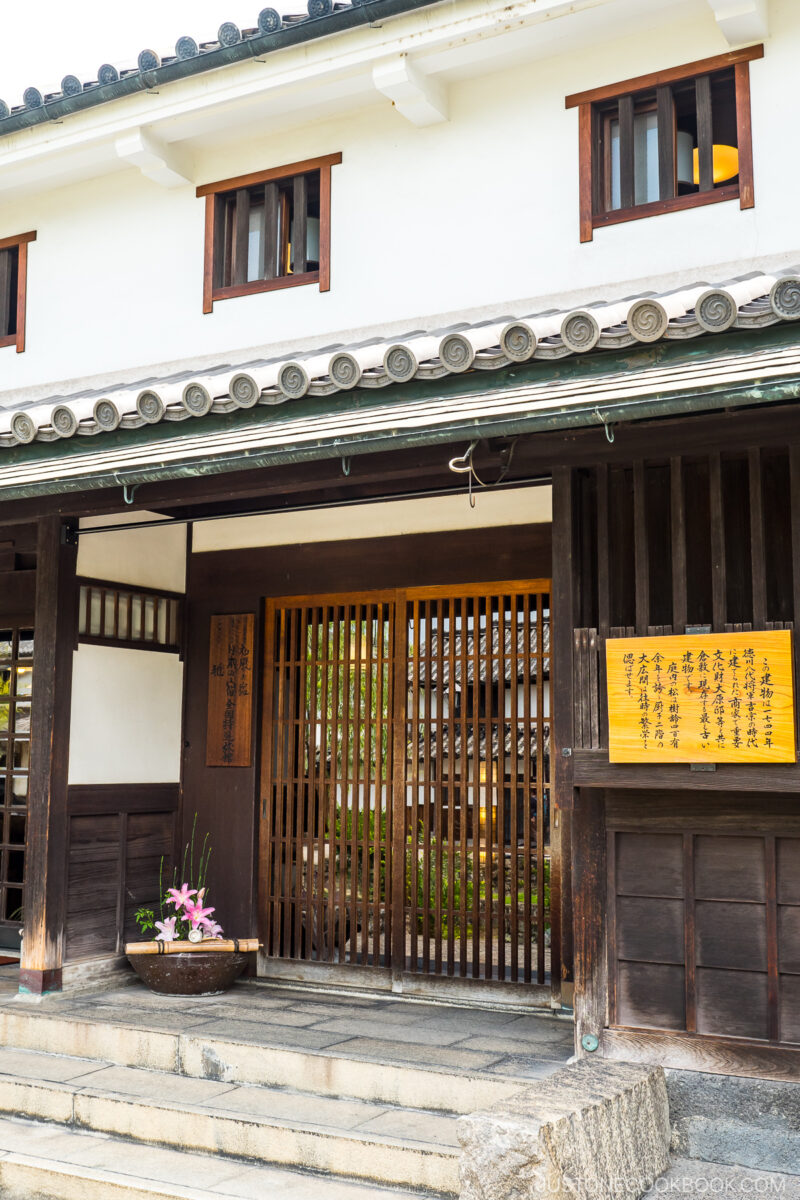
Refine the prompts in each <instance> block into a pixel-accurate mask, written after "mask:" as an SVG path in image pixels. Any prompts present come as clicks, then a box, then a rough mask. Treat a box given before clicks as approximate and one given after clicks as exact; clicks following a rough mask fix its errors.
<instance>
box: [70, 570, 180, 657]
mask: <svg viewBox="0 0 800 1200" xmlns="http://www.w3.org/2000/svg"><path fill="white" fill-rule="evenodd" d="M79 584H80V599H79V604H78V640H79V641H80V642H92V643H95V644H99V645H116V646H126V645H130V646H137V647H139V648H141V649H146V650H169V651H173V652H177V651H178V650H179V648H180V625H181V611H182V606H183V598H182V597H181V596H179V595H177V594H176V593H172V592H164V591H160V590H155V589H152V588H137V587H126V586H123V585H120V584H118V583H110V582H107V581H104V580H97V579H83V580H79Z"/></svg>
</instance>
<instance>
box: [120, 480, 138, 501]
mask: <svg viewBox="0 0 800 1200" xmlns="http://www.w3.org/2000/svg"><path fill="white" fill-rule="evenodd" d="M138 486H139V485H138V483H123V485H122V499H123V500H124V501H125V503H126V504H133V498H134V496H135V495H136V489H137V488H138Z"/></svg>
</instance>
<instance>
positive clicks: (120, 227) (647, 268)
mask: <svg viewBox="0 0 800 1200" xmlns="http://www.w3.org/2000/svg"><path fill="white" fill-rule="evenodd" d="M722 7H723V8H724V5H723V6H722ZM757 7H759V8H760V9H763V6H757ZM716 9H720V5H719V4H717V5H716V8H715V6H714V5H713V4H711V3H709V0H680V3H677V4H675V3H672V4H667V3H664V2H662V0H646V2H645V0H637V3H635V4H632V3H631V2H630V0H593V2H582V3H576V4H570V5H567V4H565V3H550V4H544V5H543V4H535V3H533V0H527V2H526V3H519V4H516V5H511V6H506V9H505V10H503V11H505V13H506V19H505V21H501V19H500V9H499V6H497V5H495V4H489V5H479V4H477V3H465V4H463V5H461V4H459V5H457V6H454V5H448V4H446V5H433V6H432V7H431V8H430V9H424V10H421V11H420V12H417V13H416V14H410V15H408V16H406V17H402V18H396V19H394V20H391V21H387V22H386V23H385V24H384V25H383V26H382V28H381V29H380V30H374V31H372V30H365V29H361V30H356V31H352V32H350V33H345V34H342V35H339V36H338V37H337V38H332V39H330V38H329V39H322V40H321V41H320V42H318V43H312V44H309V45H308V46H306V47H305V48H304V47H302V46H300V47H295V48H293V49H288V50H286V51H281V52H279V53H276V54H274V55H271V56H270V59H269V65H268V66H265V65H264V64H260V65H259V64H257V63H242V64H239V65H234V66H231V67H227V68H225V69H223V70H220V71H215V72H211V73H209V74H208V75H199V76H196V77H195V78H193V79H187V80H183V81H181V82H178V83H175V84H170V85H168V86H166V87H164V88H162V89H160V91H159V94H158V95H138V96H134V97H131V98H128V99H124V100H120V101H116V102H114V103H110V104H107V105H101V106H100V107H99V108H97V109H94V110H89V111H88V112H85V113H82V114H77V115H75V116H73V117H70V118H69V119H68V120H66V121H64V122H63V124H61V125H58V126H39V127H36V128H33V129H30V130H24V131H21V132H19V133H15V134H13V135H10V136H8V137H6V138H4V139H0V238H2V237H5V236H10V235H13V234H17V233H20V232H22V231H25V230H28V229H35V230H36V231H37V240H36V242H35V243H33V244H32V246H31V248H30V255H29V286H28V302H27V346H26V350H25V353H24V354H15V353H14V350H13V348H5V349H2V350H0V395H3V394H5V393H12V394H14V398H15V400H16V399H20V400H29V399H38V398H45V397H48V398H49V397H50V396H53V395H55V394H65V393H68V392H69V391H70V387H71V385H72V384H76V386H77V382H78V381H81V380H85V379H87V378H90V377H92V376H95V375H102V374H107V373H108V372H114V373H116V374H117V375H118V377H119V378H120V380H123V379H124V378H125V377H126V375H127V377H128V378H129V379H130V380H140V379H142V378H144V377H146V376H147V375H148V374H149V370H150V368H151V367H152V366H153V365H154V364H166V363H177V362H180V363H186V362H187V361H188V362H202V361H209V360H213V359H215V360H216V361H218V362H223V361H232V362H236V361H245V360H246V359H247V354H248V351H249V350H250V349H251V348H254V347H260V348H262V349H264V348H266V349H268V351H269V353H270V354H273V353H274V354H280V353H282V352H286V353H289V352H295V353H297V352H298V351H302V350H305V349H312V348H314V347H317V346H323V345H328V344H330V343H331V342H335V341H345V342H352V341H357V340H358V339H359V337H363V336H366V335H368V334H375V333H376V332H392V331H396V332H398V333H400V332H407V331H409V330H411V329H414V328H421V327H428V328H432V327H435V326H436V322H437V321H441V322H442V323H446V322H447V321H449V320H453V321H455V320H459V319H461V320H463V319H468V320H478V319H480V318H481V316H482V315H488V314H492V315H496V314H502V313H503V312H507V311H508V312H512V311H513V312H516V313H517V314H519V313H520V312H523V311H527V312H535V311H541V310H543V309H549V308H551V307H557V306H567V307H568V306H569V305H571V304H576V305H577V304H580V303H586V302H587V301H590V300H596V299H614V298H615V297H622V296H625V295H627V294H630V293H631V292H632V291H635V290H636V289H637V288H638V289H640V290H646V289H647V287H652V286H654V283H656V284H657V286H658V287H659V288H661V289H667V288H669V287H671V286H673V285H675V286H677V285H679V284H681V283H687V282H692V281H697V280H703V279H705V278H709V277H713V278H714V279H715V280H716V281H719V280H723V279H725V278H726V277H728V276H729V275H732V274H734V273H735V274H742V273H744V272H746V271H748V270H750V269H756V268H757V267H759V268H762V269H763V268H767V269H773V268H776V267H778V266H786V265H789V264H791V263H792V262H793V261H794V260H795V258H796V257H798V255H797V254H796V251H795V247H796V243H797V234H796V218H795V213H794V208H795V205H794V199H793V198H794V196H795V195H796V194H797V184H798V176H800V162H798V161H797V156H796V155H792V154H791V153H788V152H787V148H786V146H785V144H784V133H783V129H782V125H781V123H780V122H778V121H776V120H775V119H774V114H775V113H776V112H786V111H789V106H790V104H791V101H792V93H791V87H792V80H793V63H794V62H796V61H797V58H798V55H800V19H799V16H800V15H799V14H798V13H797V7H796V5H795V3H794V2H793V0H772V2H771V3H770V5H769V10H768V15H769V23H768V34H769V36H768V37H767V38H766V40H765V57H764V59H763V60H759V61H756V62H754V63H752V64H751V85H752V123H753V155H754V173H755V198H756V203H755V207H754V208H753V209H751V210H748V211H741V210H740V208H739V204H738V201H730V202H727V203H723V204H713V205H709V206H707V207H702V208H696V209H691V210H686V211H680V212H674V213H670V214H666V215H662V216H659V217H651V218H648V219H645V220H639V221H633V222H627V223H624V224H621V225H616V226H611V227H608V228H604V229H600V230H596V231H595V236H594V240H593V241H592V242H590V243H586V244H581V243H580V241H579V237H578V116H577V112H576V110H574V109H572V110H567V109H566V108H565V105H564V98H565V96H566V95H568V94H570V93H573V92H577V91H581V90H585V89H587V88H591V87H595V86H599V85H601V84H607V83H614V82H616V81H619V80H624V79H626V78H629V77H632V76H636V75H640V74H645V73H647V72H649V71H653V70H657V69H661V68H668V67H673V66H676V65H680V64H682V63H685V62H690V61H694V60H699V59H702V58H705V57H709V56H712V55H717V54H721V53H724V52H726V51H727V50H728V49H730V44H729V41H728V40H727V37H726V35H725V32H724V31H723V30H724V22H723V23H720V22H718V20H717V19H716V16H719V13H716ZM720 11H721V9H720ZM492 22H493V23H492ZM756 27H757V26H756V25H755V24H752V25H750V26H746V27H745V26H741V28H749V29H753V30H754V29H756ZM402 55H406V56H407V57H408V58H409V59H410V60H411V61H412V65H413V70H414V72H416V75H415V78H416V79H417V82H418V83H419V81H420V80H422V84H421V92H420V94H421V95H422V98H423V100H424V104H427V105H428V109H426V111H427V112H428V118H429V119H431V120H432V121H433V122H434V123H430V124H425V125H418V124H414V123H413V120H414V119H417V118H418V117H419V110H418V109H413V106H412V107H411V108H409V106H408V105H407V104H405V103H404V101H403V99H402V96H403V95H405V93H403V92H402V91H398V90H397V88H396V86H395V85H394V84H392V79H393V78H394V75H393V74H392V70H390V68H391V67H392V64H393V63H394V64H395V66H396V64H397V61H405V60H403V59H402ZM399 56H400V57H399ZM395 74H396V72H395ZM425 80H429V81H431V85H430V88H428V85H427V83H425ZM387 81H388V82H387ZM434 85H435V86H434ZM381 89H383V90H381ZM389 94H393V95H395V94H396V95H397V96H398V97H399V99H397V100H395V101H394V103H393V101H392V100H391V99H390V98H389ZM425 96H427V97H428V99H427V100H425V99H424V98H425ZM418 100H419V97H418ZM419 102H420V103H422V101H419ZM424 104H423V108H424ZM437 104H438V109H437V107H436V106H437ZM431 105H432V106H433V107H431ZM404 112H405V113H406V115H403V113H404ZM437 112H438V116H437ZM415 113H416V118H415V115H414V114H415ZM409 114H410V117H409ZM428 118H423V119H428ZM143 129H144V131H145V134H146V136H148V137H152V138H155V139H156V141H155V143H154V144H156V145H157V146H161V147H162V149H163V153H164V156H165V161H166V162H167V164H168V166H169V165H170V164H171V167H170V171H171V173H169V172H168V175H169V178H168V182H169V183H170V186H163V185H162V184H161V183H158V182H154V180H153V179H152V178H149V177H147V176H145V175H143V174H142V173H141V172H140V170H139V168H138V167H137V166H135V165H131V163H132V161H134V160H136V161H140V160H141V155H140V156H139V157H138V158H137V156H136V154H135V153H134V151H132V150H131V144H132V143H131V138H133V139H134V142H135V138H136V136H137V132H138V133H140V132H141V131H142V130H143ZM126 139H127V140H126ZM126 147H127V150H126ZM334 152H341V154H342V163H341V164H340V165H337V166H335V167H334V168H333V171H332V242H331V290H330V291H329V292H327V293H321V292H320V291H319V289H318V287H317V286H316V285H309V286H305V287H298V288H291V289H287V290H278V291H274V292H268V293H263V294H258V295H252V296H246V297H239V298H236V299H227V300H224V301H218V302H217V303H216V304H215V307H214V311H213V313H211V314H208V315H203V312H202V275H203V223H204V202H203V200H202V199H198V198H197V197H196V196H195V187H196V186H197V185H199V184H203V183H207V182H213V181H215V180H219V179H224V178H228V177H234V176H238V175H241V174H245V173H247V172H254V171H260V170H264V169H267V168H270V167H275V166H281V165H284V164H289V163H293V162H297V161H301V160H305V159H310V158H314V157H315V156H318V155H324V154H330V153H334ZM45 167H46V168H47V172H46V174H47V179H48V185H47V187H43V186H42V181H43V178H44V175H43V172H44V171H45ZM176 172H177V176H176ZM181 172H183V175H181ZM151 173H152V172H151ZM163 178H164V177H163V175H162V181H163ZM56 381H58V388H57V390H54V388H53V386H52V385H53V384H54V383H55V382H56Z"/></svg>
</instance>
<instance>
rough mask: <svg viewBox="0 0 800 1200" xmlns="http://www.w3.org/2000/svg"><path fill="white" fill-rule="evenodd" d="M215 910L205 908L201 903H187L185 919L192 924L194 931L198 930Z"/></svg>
mask: <svg viewBox="0 0 800 1200" xmlns="http://www.w3.org/2000/svg"><path fill="white" fill-rule="evenodd" d="M213 911H214V909H213V908H203V907H202V905H201V903H200V902H198V903H197V904H190V903H187V904H186V905H185V907H184V913H183V915H184V918H185V919H186V920H187V921H189V922H190V923H191V926H192V928H193V929H197V928H198V927H199V926H200V925H201V924H202V923H203V922H204V921H205V919H206V917H210V916H211V914H212V913H213Z"/></svg>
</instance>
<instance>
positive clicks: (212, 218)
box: [197, 154, 342, 313]
mask: <svg viewBox="0 0 800 1200" xmlns="http://www.w3.org/2000/svg"><path fill="white" fill-rule="evenodd" d="M341 161H342V156H341V154H329V155H328V156H327V157H325V158H315V159H309V160H308V161H306V162H300V163H292V164H291V165H290V166H286V167H275V168H273V169H272V170H269V171H261V172H259V173H257V174H255V175H241V176H239V177H238V178H236V179H223V180H222V181H221V182H220V183H207V184H204V185H203V186H202V187H199V188H198V189H197V195H198V196H205V200H206V245H205V272H204V279H203V312H206V313H209V312H211V311H212V308H213V306H214V301H215V300H226V299H228V298H229V297H231V296H250V295H253V294H254V293H256V292H269V291H274V290H275V289H276V288H285V287H298V286H300V285H302V284H305V283H318V284H319V288H320V291H321V292H327V291H328V290H329V289H330V226H331V222H330V213H331V167H332V166H333V165H334V164H336V163H340V162H341Z"/></svg>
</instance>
